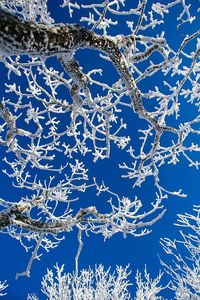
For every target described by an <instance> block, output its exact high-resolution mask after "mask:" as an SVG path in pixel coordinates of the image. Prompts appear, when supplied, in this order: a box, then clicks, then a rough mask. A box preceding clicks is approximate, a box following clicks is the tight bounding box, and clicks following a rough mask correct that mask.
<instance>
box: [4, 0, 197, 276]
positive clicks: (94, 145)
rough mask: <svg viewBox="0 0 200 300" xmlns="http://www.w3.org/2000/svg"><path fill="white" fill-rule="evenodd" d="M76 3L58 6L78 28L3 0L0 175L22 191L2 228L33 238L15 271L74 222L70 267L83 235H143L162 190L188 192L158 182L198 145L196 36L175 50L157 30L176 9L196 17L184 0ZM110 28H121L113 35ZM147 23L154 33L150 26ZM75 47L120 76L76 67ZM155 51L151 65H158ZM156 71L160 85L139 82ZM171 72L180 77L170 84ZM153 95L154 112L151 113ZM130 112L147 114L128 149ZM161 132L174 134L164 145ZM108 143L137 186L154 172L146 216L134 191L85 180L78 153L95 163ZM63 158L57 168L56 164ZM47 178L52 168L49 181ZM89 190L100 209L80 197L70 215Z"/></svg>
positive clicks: (182, 19) (44, 8)
mask: <svg viewBox="0 0 200 300" xmlns="http://www.w3.org/2000/svg"><path fill="white" fill-rule="evenodd" d="M79 2H80V4H79ZM79 2H78V1H70V0H65V1H63V4H62V6H63V9H64V8H65V7H67V8H68V11H69V14H70V16H71V18H72V22H73V12H74V10H76V9H80V8H81V9H82V11H83V13H84V11H85V15H83V16H82V17H81V19H80V22H79V24H63V23H59V24H57V23H54V22H55V21H54V19H53V17H52V16H50V12H49V11H48V2H47V1H45V0H35V1H25V0H7V1H6V0H5V1H4V0H2V1H0V4H1V7H0V53H1V62H2V64H4V66H5V68H6V70H7V71H6V72H7V74H6V75H7V79H6V82H5V87H4V92H5V95H4V97H3V98H2V100H1V103H0V118H1V126H0V135H1V137H0V144H1V145H2V146H3V147H5V149H6V156H5V158H4V162H5V163H6V164H7V168H6V169H5V170H4V173H5V174H7V175H8V176H9V177H10V178H11V179H12V180H13V184H14V185H15V186H16V187H18V188H21V189H23V191H24V193H25V194H24V196H23V197H22V198H21V199H17V200H16V199H14V201H9V199H0V205H1V207H2V210H1V213H0V229H1V230H2V231H3V232H4V233H8V234H9V235H11V236H12V237H14V238H16V239H18V240H19V241H20V242H21V244H22V245H23V246H24V247H25V248H26V249H28V246H26V243H25V242H24V240H29V241H30V240H33V241H34V242H35V241H36V247H35V250H34V251H33V253H32V256H31V259H30V262H29V264H28V266H27V269H26V271H25V272H23V273H22V274H23V275H29V273H30V268H31V264H32V261H33V259H35V258H37V257H38V255H39V254H38V249H39V248H40V247H43V248H45V249H46V250H49V249H52V248H54V247H56V246H57V245H58V244H59V243H60V241H61V240H62V237H60V234H61V233H62V234H63V235H65V233H66V232H69V231H71V230H73V228H78V239H79V249H78V252H77V256H76V272H77V269H78V262H77V261H78V256H79V254H80V251H81V247H82V241H81V234H82V232H86V233H87V232H89V231H90V232H95V233H100V234H103V235H104V237H105V238H107V237H110V236H112V235H113V234H115V233H117V232H121V233H123V235H124V236H125V235H126V234H132V235H133V236H143V235H144V234H147V233H149V232H150V229H149V226H151V225H152V224H153V223H154V222H156V221H157V220H158V219H160V218H161V217H162V216H163V214H164V212H165V210H164V209H163V203H162V200H163V199H165V198H167V196H168V194H173V195H178V196H183V197H184V196H185V195H184V194H183V193H182V191H181V190H179V191H168V190H167V189H166V188H165V187H163V186H162V184H161V183H160V177H159V171H160V168H161V167H162V166H163V165H165V164H166V163H167V164H176V163H178V162H179V160H180V159H181V158H183V159H186V161H187V162H188V163H189V166H194V167H196V168H198V166H199V162H197V161H196V160H195V159H194V157H193V155H192V154H191V153H192V152H198V151H199V150H200V148H199V146H198V144H197V143H195V140H192V138H193V136H194V135H198V134H199V133H200V131H199V129H198V125H199V122H200V119H199V114H198V105H199V103H198V100H199V95H200V93H199V91H200V86H199V82H198V79H199V70H200V64H199V53H200V47H199V45H200V43H199V39H198V36H199V33H200V31H199V30H198V31H195V32H193V33H192V34H190V35H187V36H186V37H185V38H183V40H182V43H181V44H180V45H179V48H178V49H173V48H172V47H171V46H170V45H169V43H168V41H167V40H166V38H165V35H164V32H163V31H161V32H160V33H159V34H158V31H157V26H164V25H165V15H166V14H167V13H168V12H169V11H170V10H171V9H172V10H173V7H175V6H179V7H180V9H181V13H180V16H179V17H178V18H177V25H178V26H182V24H183V23H186V22H187V23H188V24H190V23H192V22H193V21H194V19H195V17H194V16H192V15H191V14H190V5H187V3H186V1H185V0H176V1H171V2H169V3H168V4H160V3H156V2H155V1H154V3H153V4H152V5H150V4H148V3H147V1H146V0H143V1H138V2H137V3H134V7H131V8H130V7H129V6H128V4H126V3H125V1H124V0H114V1H111V0H110V1H108V0H105V1H100V2H99V3H98V4H97V3H93V4H89V5H88V4H84V3H83V2H82V1H79ZM196 13H197V12H196ZM124 15H126V16H127V20H126V24H124V25H126V32H127V30H128V33H127V35H124V34H123V33H124V27H123V26H122V27H121V26H117V24H118V21H119V20H120V17H123V16H124ZM130 16H131V18H130ZM131 20H135V23H133V22H132V21H131ZM162 23H163V24H162ZM82 24H83V25H82ZM113 28H115V29H116V28H117V31H118V33H117V34H115V35H113V34H112V30H113ZM121 28H122V29H121ZM149 28H151V35H148V34H147V33H146V32H148V29H149ZM154 28H156V29H154ZM164 28H165V27H164ZM121 31H122V32H121ZM191 47H192V51H191ZM81 49H87V50H88V51H91V53H93V52H97V53H98V54H99V55H100V59H102V61H104V62H106V63H107V64H109V65H110V70H111V71H112V72H113V74H115V76H116V77H117V75H118V77H117V79H116V81H113V82H112V83H107V82H104V81H103V77H104V75H103V74H104V73H103V70H101V69H93V67H92V66H91V69H90V70H89V71H88V72H86V71H84V68H83V67H84V66H83V67H82V66H80V65H79V61H78V59H77V58H76V56H75V54H76V53H77V52H78V51H80V50H81ZM155 53H156V54H157V56H158V57H159V62H157V61H156V59H155V61H154V54H155ZM157 73H158V74H160V76H162V77H163V81H162V82H160V83H159V85H160V86H155V87H154V89H153V90H151V89H148V88H145V89H144V90H143V89H142V88H140V87H139V86H141V83H142V82H144V85H145V83H146V82H148V80H149V78H150V77H153V76H154V75H155V74H157ZM172 76H174V78H175V79H176V80H173V81H172V80H171V77H172ZM62 91H64V93H63V92H62ZM183 98H184V99H185V101H187V102H188V105H193V106H195V105H196V111H195V112H194V113H193V114H192V116H191V117H190V118H189V119H187V118H185V117H184V116H182V115H181V110H180V107H181V104H180V101H182V100H183ZM150 100H152V107H151V108H150V109H148V108H147V107H148V103H149V102H150ZM127 111H129V113H132V116H133V119H134V120H139V119H142V120H143V128H138V126H137V124H136V125H134V126H135V127H134V128H131V129H130V130H133V135H134V136H136V137H138V144H139V147H138V146H136V147H135V149H134V139H135V137H134V138H133V136H126V135H124V132H126V131H125V129H126V127H127V126H128V125H129V126H132V124H131V122H129V124H126V121H125V120H126V115H125V112H127ZM122 112H123V113H124V115H125V116H124V117H123V118H122V117H121V113H122ZM179 115H181V119H180V121H179ZM127 123H128V122H127ZM138 124H139V123H138ZM128 132H129V131H128ZM125 134H126V133H125ZM166 134H168V135H169V136H170V138H169V141H168V143H167V144H166V142H165V141H164V137H165V135H166ZM136 144H137V143H136ZM115 145H117V147H118V148H120V149H121V150H122V151H123V150H124V152H123V156H124V154H125V153H126V152H127V153H128V155H129V156H130V158H131V159H132V161H133V162H132V164H131V165H128V164H127V163H126V162H122V163H121V165H120V168H121V169H123V172H126V174H125V173H123V177H125V178H129V179H132V180H133V181H134V187H135V186H141V185H142V184H143V182H145V180H146V178H148V177H150V176H151V177H152V178H153V179H154V188H155V189H157V196H156V199H155V201H154V202H153V204H152V208H150V209H149V210H148V211H145V210H143V211H139V210H140V209H141V207H142V201H141V200H139V199H138V198H134V199H129V198H128V197H127V196H126V195H123V196H119V195H117V194H116V193H114V192H113V191H111V190H110V189H109V188H108V187H106V186H105V184H104V183H101V182H99V181H100V180H98V179H97V180H96V179H93V180H91V179H89V178H88V174H87V166H84V164H83V162H82V161H81V158H82V157H84V156H86V155H87V156H92V157H93V160H94V162H96V161H97V160H99V159H106V158H109V157H111V156H112V147H115ZM125 151H126V152H125ZM60 156H62V161H63V163H62V165H59V162H60V161H61V159H60V158H59V159H57V158H58V157H60ZM42 171H43V172H44V171H46V172H47V171H48V172H49V174H50V175H49V179H47V177H46V178H45V180H43V179H42V175H41V174H42ZM53 173H55V174H58V175H57V176H56V178H55V177H54V176H53V175H52V174H53ZM59 174H61V175H63V177H62V178H61V179H59V178H60V176H61V175H59ZM91 189H95V190H96V193H97V195H101V194H102V193H106V194H107V195H108V200H109V203H110V210H109V211H108V212H107V213H101V211H99V210H98V209H97V208H96V206H95V205H94V206H89V207H83V206H82V204H80V209H79V210H78V211H74V210H73V202H74V201H75V200H77V197H81V193H84V192H85V191H87V190H89V191H90V190H91ZM26 191H27V194H26ZM63 203H64V204H65V208H64V209H63ZM61 207H62V212H61Z"/></svg>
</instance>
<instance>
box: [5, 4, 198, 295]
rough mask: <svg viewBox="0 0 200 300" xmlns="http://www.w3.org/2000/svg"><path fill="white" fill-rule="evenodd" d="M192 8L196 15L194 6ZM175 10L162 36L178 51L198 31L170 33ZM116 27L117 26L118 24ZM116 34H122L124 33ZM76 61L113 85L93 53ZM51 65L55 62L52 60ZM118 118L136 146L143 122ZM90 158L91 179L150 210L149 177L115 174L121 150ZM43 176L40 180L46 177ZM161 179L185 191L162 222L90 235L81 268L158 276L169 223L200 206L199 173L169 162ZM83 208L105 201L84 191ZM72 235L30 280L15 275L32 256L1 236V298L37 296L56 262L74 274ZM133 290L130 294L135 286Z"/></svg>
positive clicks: (171, 232) (13, 192) (8, 192)
mask: <svg viewBox="0 0 200 300" xmlns="http://www.w3.org/2000/svg"><path fill="white" fill-rule="evenodd" d="M128 2H130V1H128ZM188 2H189V1H188ZM190 2H193V1H190ZM197 2H198V1H197ZM197 2H196V3H197ZM193 6H194V7H193V9H194V11H195V9H196V8H197V6H198V3H197V4H196V5H195V4H194V5H193ZM49 8H50V11H51V12H52V15H53V17H54V18H55V20H56V22H63V23H68V22H76V19H79V15H81V14H82V11H77V15H76V16H75V17H74V19H73V20H72V21H71V20H70V19H69V18H68V15H67V11H66V10H65V9H59V8H58V5H57V4H52V3H50V6H49ZM178 12H179V8H175V9H174V12H172V11H171V13H170V14H169V16H167V18H166V21H167V23H166V25H165V32H166V38H167V39H168V41H169V44H170V46H171V47H173V48H174V49H177V48H178V46H179V44H180V42H181V41H182V40H183V38H184V36H185V35H186V34H188V33H191V32H193V31H195V30H197V29H198V20H197V21H195V22H194V23H193V24H192V25H190V26H188V24H184V25H183V26H182V27H181V28H180V29H179V30H178V31H177V32H176V33H174V31H173V30H174V29H173V30H172V28H175V26H176V25H175V24H176V16H177V13H178ZM119 26H121V25H120V24H119ZM122 26H123V25H122ZM115 30H116V29H115ZM120 30H121V31H122V29H120ZM120 30H119V31H120ZM160 30H161V29H159V27H158V33H159V32H160ZM114 33H115V32H113V34H114ZM148 34H149V35H150V34H153V35H154V36H155V34H156V31H154V32H152V31H151V30H149V32H148ZM188 50H189V49H188ZM77 58H78V59H79V62H80V65H81V66H83V68H85V69H86V70H87V69H89V68H91V65H92V66H93V65H95V66H97V67H98V65H99V64H100V66H99V67H101V68H105V80H106V81H107V82H109V81H111V80H112V79H113V77H117V74H116V72H115V71H114V70H113V68H110V67H108V64H107V63H105V62H102V60H100V59H99V58H98V55H97V53H93V52H92V51H88V50H84V51H83V50H82V51H79V52H78V53H77ZM49 63H52V64H54V63H55V64H56V62H55V60H52V61H50V62H49ZM186 63H187V62H186ZM52 66H53V65H52ZM1 73H2V74H1V82H0V87H1V91H3V90H4V83H5V82H6V78H4V75H5V73H4V67H3V66H2V65H1ZM13 78H14V77H13ZM161 80H163V79H162V76H160V75H159V74H158V75H156V76H154V77H152V78H150V79H149V78H148V79H147V80H146V81H144V82H142V83H141V84H140V88H141V90H143V91H145V89H146V88H148V89H151V88H153V86H155V85H158V86H159V85H160V84H161ZM172 80H173V79H172ZM145 85H146V86H145ZM1 96H2V97H3V96H4V95H3V94H2V95H1ZM180 101H181V108H182V115H181V118H182V119H183V120H188V118H190V116H191V114H192V113H193V109H192V111H190V110H189V109H190V107H191V105H190V106H189V105H188V104H186V103H185V101H184V100H183V99H182V98H180ZM194 112H195V113H196V108H195V109H194ZM122 114H123V115H124V116H125V119H126V121H127V124H128V125H129V126H128V129H127V133H128V134H129V135H131V136H132V137H133V141H132V143H133V144H134V146H135V147H136V148H137V147H139V144H138V141H137V139H134V136H133V131H132V127H133V126H135V128H139V127H140V126H144V122H143V121H142V120H139V119H138V118H137V116H136V115H134V114H133V113H132V112H130V110H128V109H126V108H123V111H122ZM135 128H134V130H135ZM165 138H166V143H167V142H168V140H167V139H168V138H169V137H167V136H166V137H165ZM195 142H198V139H197V138H195ZM5 155H6V153H5V149H3V148H2V147H1V157H2V158H3V157H4V156H5ZM76 157H77V158H78V157H79V155H76ZM92 159H93V158H92V156H91V155H88V156H87V157H84V158H83V161H84V163H85V165H86V167H87V168H88V170H89V171H88V173H89V176H90V177H91V178H92V177H96V178H97V179H99V181H101V180H104V182H105V184H106V185H107V186H109V187H110V189H111V190H112V191H113V192H115V193H118V194H119V195H121V196H128V197H130V198H132V199H133V198H134V197H135V195H138V196H139V197H140V198H141V199H142V201H143V203H144V207H148V205H149V203H150V202H152V201H154V199H155V188H154V184H153V180H152V179H151V178H150V179H148V180H147V181H146V182H145V184H144V185H142V187H141V188H135V189H133V188H132V185H133V181H131V180H128V179H122V178H121V175H122V174H123V170H119V168H118V164H119V163H121V162H122V161H123V159H125V160H127V161H128V160H129V159H130V158H129V157H128V154H127V153H126V151H125V150H124V151H120V150H119V149H118V148H117V147H116V145H112V147H111V157H110V159H105V160H103V161H97V162H96V163H95V164H94V163H93V161H92ZM1 168H2V169H4V168H5V163H4V162H1ZM41 176H44V174H42V175H41ZM160 177H161V183H162V185H163V186H164V187H167V188H168V189H170V190H178V189H180V188H182V189H183V192H184V193H186V194H187V195H188V197H187V198H179V197H175V196H170V195H169V197H168V199H166V200H165V201H164V206H165V208H167V212H166V213H165V215H164V217H163V218H162V220H160V221H158V222H157V223H156V224H154V225H153V226H152V233H151V234H149V235H147V236H144V237H139V238H134V237H132V236H127V238H126V239H124V238H123V236H122V235H121V234H117V235H115V236H113V237H112V238H110V239H108V240H106V241H104V240H103V237H102V236H99V235H94V234H90V236H89V237H86V236H83V241H84V247H83V250H82V253H81V256H80V261H79V264H80V268H87V267H88V266H91V267H94V266H95V265H98V264H100V263H101V264H103V265H104V266H105V267H106V268H107V267H110V266H111V267H112V269H113V270H114V268H115V266H116V265H122V266H126V265H127V264H130V270H131V271H132V274H131V276H130V280H131V281H134V276H135V273H136V270H137V269H139V270H140V271H142V270H143V269H144V266H145V265H147V269H148V270H149V272H150V274H151V275H152V277H154V276H156V275H157V273H158V270H159V269H160V264H159V259H158V254H159V255H160V256H161V257H165V260H167V259H168V258H167V257H166V256H165V255H164V251H163V250H162V247H161V245H160V244H159V240H160V238H162V237H170V238H175V237H177V235H178V228H177V227H175V226H174V225H173V224H174V222H176V219H177V216H176V215H177V213H185V212H191V211H192V207H193V205H194V204H198V203H199V194H200V185H199V180H200V174H199V171H198V170H195V169H194V168H189V167H188V164H187V163H186V161H185V160H181V161H180V163H179V164H177V165H175V166H173V165H167V164H166V165H165V166H163V167H162V170H161V176H160ZM0 180H1V197H2V198H5V199H8V200H10V199H11V200H13V201H16V200H15V199H16V198H17V199H20V196H21V195H22V194H23V191H21V190H19V189H16V188H14V187H12V182H11V180H10V179H9V178H7V176H6V175H5V174H3V173H2V172H1V173H0ZM82 205H84V206H86V205H97V206H98V207H99V208H100V209H102V210H104V209H105V207H106V205H107V204H106V198H105V197H103V198H100V197H97V196H96V195H95V193H93V194H91V193H90V192H86V193H85V194H83V195H82V198H81V199H80V201H79V202H78V203H76V204H75V206H76V208H77V207H79V206H80V207H81V206H82ZM145 205H146V206H145ZM76 235H77V232H76V231H73V232H70V233H67V234H66V236H65V240H64V241H63V242H62V243H61V244H60V245H59V247H58V248H57V249H54V250H52V251H51V252H50V253H43V256H42V257H41V260H40V261H39V262H38V261H35V262H34V264H33V267H32V271H31V277H30V278H23V277H22V278H19V279H18V280H15V274H16V273H17V272H21V271H24V269H25V267H26V265H27V263H28V260H29V257H30V253H25V251H24V249H23V248H22V247H21V245H20V244H19V243H18V242H17V241H16V240H14V239H11V238H10V237H9V236H7V235H4V234H2V235H1V236H0V243H1V256H0V266H1V268H0V270H1V271H0V280H4V279H7V280H8V283H9V288H8V295H7V296H5V297H3V299H5V300H14V299H19V300H22V299H26V296H27V294H28V292H30V293H32V292H35V293H36V294H37V295H38V296H39V295H40V292H39V291H40V280H41V277H42V276H43V275H44V274H45V272H46V269H47V268H53V266H54V265H55V263H56V262H58V263H59V264H65V270H66V272H71V271H73V270H74V256H75V254H76V251H77V247H78V243H77V239H76ZM164 280H167V277H165V279H164ZM165 282H166V281H165ZM131 289H132V290H134V287H132V288H131ZM165 296H166V297H170V294H165Z"/></svg>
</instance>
